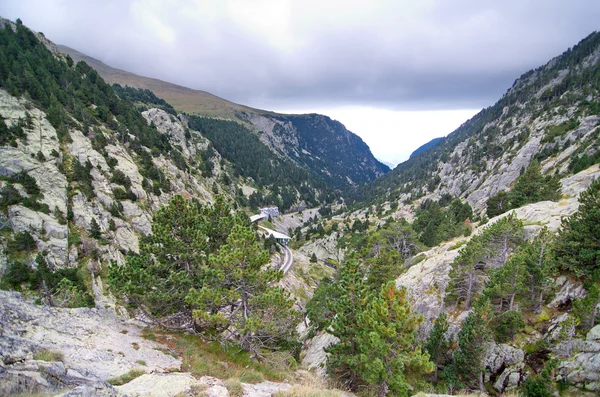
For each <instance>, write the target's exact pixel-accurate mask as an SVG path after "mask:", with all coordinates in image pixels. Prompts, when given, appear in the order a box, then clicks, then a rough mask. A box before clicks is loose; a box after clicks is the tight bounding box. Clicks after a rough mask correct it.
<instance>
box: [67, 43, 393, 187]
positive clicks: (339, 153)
mask: <svg viewBox="0 0 600 397" xmlns="http://www.w3.org/2000/svg"><path fill="white" fill-rule="evenodd" d="M58 48H59V49H60V51H62V52H63V53H65V54H68V55H69V56H71V58H73V59H74V60H75V61H84V62H86V63H87V64H88V65H90V66H91V67H92V68H94V69H95V70H96V71H97V72H98V74H100V76H102V78H104V79H105V80H106V81H107V82H109V83H111V84H120V85H123V86H131V87H136V88H142V89H148V90H150V91H152V92H153V93H154V94H155V95H156V96H157V97H159V98H162V99H164V100H165V101H166V102H168V103H169V104H170V105H172V106H173V108H175V109H176V110H177V111H179V112H185V113H189V114H196V115H202V116H208V117H218V118H224V119H229V120H235V121H238V122H241V123H242V124H244V125H245V126H246V127H247V128H249V129H250V130H253V131H254V132H255V133H256V134H257V135H258V137H259V138H260V140H261V142H263V143H264V144H265V145H267V146H268V147H269V148H270V149H271V150H272V151H273V152H275V153H276V154H277V155H280V156H285V157H287V158H289V159H290V160H291V161H292V162H294V163H296V164H298V165H299V166H301V167H302V168H306V169H307V170H309V172H310V173H311V174H313V175H314V176H315V177H317V178H320V179H322V180H323V181H325V182H326V184H327V185H328V186H329V187H332V188H335V189H341V190H346V189H348V188H349V187H352V186H355V185H362V184H364V183H367V182H369V181H372V180H374V179H375V178H377V177H379V176H381V175H383V174H385V173H386V172H388V171H389V167H388V166H386V165H385V164H382V163H381V162H379V161H378V160H377V159H375V157H374V156H373V154H372V153H371V150H370V149H369V147H368V146H367V144H366V143H364V141H363V140H362V139H361V138H360V137H358V136H357V135H355V134H354V133H352V132H350V131H348V130H347V129H346V128H345V127H344V125H343V124H341V123H339V122H337V121H334V120H332V119H330V118H329V117H327V116H322V115H318V114H306V115H285V114H278V113H274V112H270V111H266V110H260V109H253V108H250V107H247V106H243V105H239V104H236V103H233V102H230V101H227V100H225V99H222V98H219V97H217V96H215V95H212V94H210V93H208V92H205V91H200V90H193V89H190V88H186V87H182V86H179V85H176V84H171V83H168V82H165V81H161V80H157V79H152V78H148V77H144V76H139V75H136V74H133V73H130V72H127V71H124V70H120V69H115V68H112V67H110V66H108V65H106V64H105V63H103V62H101V61H99V60H97V59H94V58H92V57H89V56H87V55H85V54H83V53H81V52H79V51H76V50H73V49H72V48H69V47H66V46H62V45H61V46H58ZM223 155H224V156H227V154H226V153H223Z"/></svg>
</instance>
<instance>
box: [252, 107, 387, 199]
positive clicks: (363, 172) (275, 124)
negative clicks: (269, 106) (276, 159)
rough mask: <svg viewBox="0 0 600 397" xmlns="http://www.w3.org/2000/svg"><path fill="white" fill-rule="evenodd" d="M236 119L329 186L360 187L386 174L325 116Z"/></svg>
mask: <svg viewBox="0 0 600 397" xmlns="http://www.w3.org/2000/svg"><path fill="white" fill-rule="evenodd" d="M240 117H241V118H242V119H246V120H248V121H249V122H250V123H252V124H253V125H254V126H255V127H256V128H257V129H258V130H259V137H260V138H261V140H262V141H263V142H264V143H265V144H266V145H268V146H269V147H271V148H272V149H273V150H275V151H277V152H279V153H281V154H283V155H285V156H287V157H289V158H290V159H292V160H293V161H295V162H296V163H298V164H300V165H302V166H305V167H307V168H308V169H310V170H312V172H314V173H315V174H316V175H318V176H319V177H321V178H322V179H323V180H325V181H326V182H327V183H328V185H330V186H334V187H338V188H341V189H344V188H347V187H349V186H355V185H362V184H364V183H367V182H369V181H372V180H374V179H375V178H377V177H379V176H381V175H383V174H385V173H386V172H388V171H389V168H388V167H387V166H386V165H384V164H382V163H380V162H379V161H378V160H377V159H375V157H374V156H373V154H372V153H371V151H370V150H369V147H368V146H367V145H366V144H365V143H364V142H363V140H362V139H360V137H358V136H357V135H355V134H353V133H352V132H350V131H348V130H347V129H346V127H344V125H343V124H342V123H340V122H338V121H335V120H332V119H330V118H329V117H327V116H323V115H319V114H305V115H283V114H272V113H264V114H260V113H247V112H245V113H240Z"/></svg>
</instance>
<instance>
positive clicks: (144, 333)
mask: <svg viewBox="0 0 600 397" xmlns="http://www.w3.org/2000/svg"><path fill="white" fill-rule="evenodd" d="M141 335H142V338H144V339H148V340H151V341H153V342H156V335H154V332H152V330H151V329H150V328H144V329H143V330H142V333H141Z"/></svg>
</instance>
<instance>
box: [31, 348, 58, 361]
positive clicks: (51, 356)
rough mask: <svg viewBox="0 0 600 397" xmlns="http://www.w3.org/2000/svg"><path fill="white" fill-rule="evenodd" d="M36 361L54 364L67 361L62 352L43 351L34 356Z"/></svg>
mask: <svg viewBox="0 0 600 397" xmlns="http://www.w3.org/2000/svg"><path fill="white" fill-rule="evenodd" d="M33 359H34V360H40V361H47V362H54V361H63V360H64V359H65V357H64V355H63V354H62V353H61V352H57V351H53V350H47V349H42V350H40V351H38V352H37V353H35V354H34V355H33Z"/></svg>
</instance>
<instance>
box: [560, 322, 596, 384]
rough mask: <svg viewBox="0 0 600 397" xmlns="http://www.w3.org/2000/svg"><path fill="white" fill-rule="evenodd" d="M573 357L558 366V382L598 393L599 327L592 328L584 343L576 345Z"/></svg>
mask: <svg viewBox="0 0 600 397" xmlns="http://www.w3.org/2000/svg"><path fill="white" fill-rule="evenodd" d="M576 348H577V351H576V352H575V355H574V356H573V357H570V358H569V359H567V360H565V361H563V362H561V363H560V364H559V366H558V373H559V380H566V381H567V382H569V383H571V384H572V385H574V386H576V387H579V388H581V389H584V390H588V391H591V392H596V393H599V392H600V326H599V325H597V326H595V327H594V328H592V329H591V330H590V331H589V332H588V334H587V338H586V340H585V341H579V343H577V344H576Z"/></svg>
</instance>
